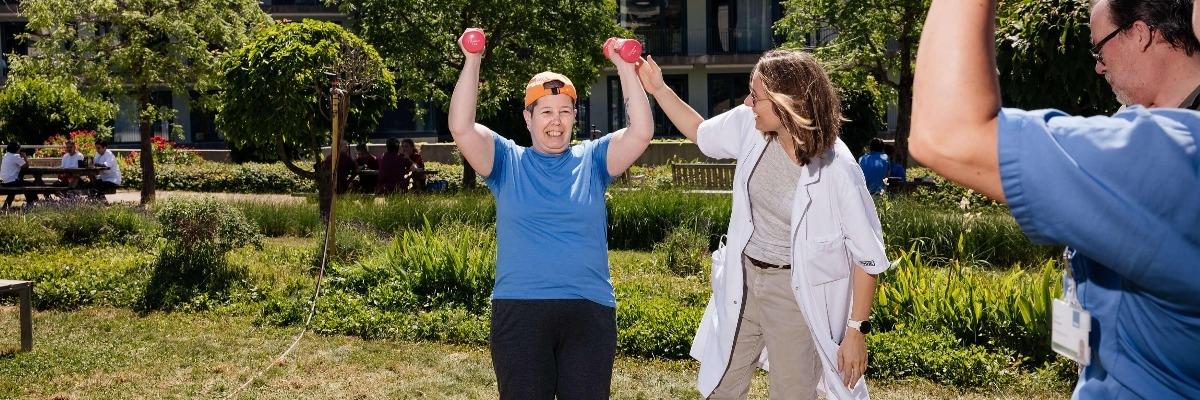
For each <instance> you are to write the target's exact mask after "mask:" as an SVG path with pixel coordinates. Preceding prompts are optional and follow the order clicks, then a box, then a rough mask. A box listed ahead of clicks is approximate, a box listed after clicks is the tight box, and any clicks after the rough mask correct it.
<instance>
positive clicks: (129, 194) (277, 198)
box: [107, 190, 306, 204]
mask: <svg viewBox="0 0 1200 400" xmlns="http://www.w3.org/2000/svg"><path fill="white" fill-rule="evenodd" d="M205 196H210V197H216V198H218V199H221V200H252V201H273V202H281V203H303V202H305V201H306V198H305V197H304V196H293V195H290V194H243V193H201V192H175V191H166V190H158V191H155V192H154V197H155V199H156V200H163V199H169V198H172V197H205ZM107 198H108V202H109V203H134V204H137V203H138V202H140V201H141V199H142V192H141V191H137V190H120V191H117V193H116V194H110V195H108V196H107Z"/></svg>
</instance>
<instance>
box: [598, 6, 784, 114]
mask: <svg viewBox="0 0 1200 400" xmlns="http://www.w3.org/2000/svg"><path fill="white" fill-rule="evenodd" d="M779 3H780V2H779V1H778V0H617V6H618V8H619V13H618V16H617V19H618V22H620V24H621V25H622V26H624V27H625V28H627V29H629V30H631V31H633V33H634V35H636V36H637V37H638V39H640V40H641V41H642V43H643V46H644V48H645V50H644V51H645V53H646V54H649V55H652V56H654V60H655V61H657V62H658V64H659V66H661V67H662V70H663V78H664V79H665V81H666V83H667V85H668V86H671V88H672V89H674V90H675V93H678V94H679V96H680V97H682V98H683V99H684V100H686V101H687V102H688V104H690V105H691V106H692V108H694V109H696V111H697V112H699V113H700V115H701V116H704V117H706V118H707V117H710V116H713V115H717V114H720V113H722V112H724V111H726V110H729V109H731V108H733V107H736V106H737V105H738V104H741V103H742V99H743V98H745V97H746V95H747V94H749V93H750V89H749V86H750V71H751V69H752V68H753V67H754V63H755V62H757V61H758V58H759V56H760V55H761V54H762V53H763V52H765V51H767V50H770V49H772V48H774V47H775V46H776V45H778V44H779V43H780V41H781V39H782V38H780V37H778V36H776V35H775V31H774V25H775V22H777V21H779V19H780V18H781V17H782V15H783V10H782V6H781V5H780V4H779ZM621 99H622V96H621V82H620V80H619V78H618V77H617V75H616V71H615V70H613V69H611V68H609V69H607V70H605V71H604V73H603V74H602V75H601V76H600V79H599V80H597V81H596V82H594V83H593V84H592V88H591V95H590V96H589V99H587V101H586V103H585V106H586V107H581V108H585V109H584V110H581V111H582V112H581V113H580V116H581V120H585V121H586V124H587V125H586V130H583V129H581V132H589V131H592V130H593V129H594V130H596V131H599V132H612V131H615V130H617V129H620V128H622V127H624V126H625V123H626V121H625V110H624V103H623V102H622V100H621ZM651 101H653V99H651ZM654 122H655V136H657V137H681V136H682V135H681V134H680V133H679V131H678V130H677V129H675V127H674V126H673V125H672V124H671V123H670V121H669V120H667V117H666V115H665V114H663V112H662V110H660V109H658V108H657V107H655V108H654Z"/></svg>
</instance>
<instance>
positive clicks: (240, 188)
mask: <svg viewBox="0 0 1200 400" xmlns="http://www.w3.org/2000/svg"><path fill="white" fill-rule="evenodd" d="M121 168H122V174H123V176H124V180H123V181H122V182H121V183H122V185H124V186H125V187H127V188H138V187H141V184H142V182H141V179H142V177H141V170H140V168H139V167H137V166H136V165H133V164H122V166H121ZM154 168H155V177H154V178H155V184H156V187H157V188H158V189H160V190H182V191H192V192H228V193H310V192H315V191H316V182H314V181H313V180H312V179H307V178H304V177H301V176H300V175H297V174H296V173H294V172H292V171H291V170H289V169H287V167H286V166H284V165H283V164H282V163H274V164H257V163H246V164H228V163H219V162H211V161H201V162H196V163H192V164H182V165H181V164H166V163H162V164H160V163H155V166H154ZM126 169H128V170H126Z"/></svg>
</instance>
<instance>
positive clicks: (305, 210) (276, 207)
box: [233, 201, 324, 237]
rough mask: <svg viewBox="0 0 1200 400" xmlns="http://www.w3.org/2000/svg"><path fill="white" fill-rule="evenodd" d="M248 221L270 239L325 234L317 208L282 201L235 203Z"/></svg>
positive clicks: (306, 204) (310, 205)
mask: <svg viewBox="0 0 1200 400" xmlns="http://www.w3.org/2000/svg"><path fill="white" fill-rule="evenodd" d="M233 205H234V206H235V207H237V208H238V209H239V210H241V211H242V215H245V216H246V219H249V220H250V221H252V222H253V223H254V224H255V225H257V226H258V229H259V233H261V234H263V235H264V236H268V237H283V236H297V237H309V236H313V235H315V234H317V233H321V232H324V231H323V225H322V223H321V216H320V215H319V214H318V213H317V206H316V205H315V204H309V203H293V202H282V201H235V202H233Z"/></svg>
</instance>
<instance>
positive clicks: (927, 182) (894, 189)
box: [883, 177, 937, 195]
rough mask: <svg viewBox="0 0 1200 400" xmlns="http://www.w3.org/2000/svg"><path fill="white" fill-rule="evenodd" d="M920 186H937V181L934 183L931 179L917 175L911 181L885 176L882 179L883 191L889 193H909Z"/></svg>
mask: <svg viewBox="0 0 1200 400" xmlns="http://www.w3.org/2000/svg"><path fill="white" fill-rule="evenodd" d="M922 187H928V188H932V187H937V183H934V182H933V180H931V179H926V178H924V177H918V178H916V179H914V180H911V181H906V180H902V179H900V178H887V179H884V180H883V190H884V192H885V193H887V194H891V195H900V194H909V193H912V192H915V191H917V189H920V188H922Z"/></svg>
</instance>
